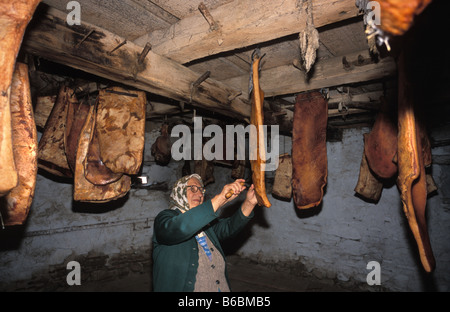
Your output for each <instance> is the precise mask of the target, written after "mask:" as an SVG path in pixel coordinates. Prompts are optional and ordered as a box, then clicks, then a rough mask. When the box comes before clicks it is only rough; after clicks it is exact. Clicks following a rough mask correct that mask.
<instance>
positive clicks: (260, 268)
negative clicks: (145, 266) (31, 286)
mask: <svg viewBox="0 0 450 312" xmlns="http://www.w3.org/2000/svg"><path fill="white" fill-rule="evenodd" d="M227 260H228V273H229V279H230V284H231V288H232V290H233V292H349V291H371V289H367V287H366V286H367V285H361V284H357V283H354V282H350V281H349V282H342V281H337V280H332V279H326V278H323V277H322V278H319V277H317V276H314V275H313V274H305V273H301V272H298V271H297V272H293V271H292V270H290V269H286V268H282V267H279V266H276V265H268V264H259V263H256V262H255V261H252V260H249V259H244V258H240V257H238V256H228V257H227ZM56 291H67V292H96V291H100V292H151V291H152V286H151V274H150V273H149V272H147V273H142V272H141V273H129V274H127V275H126V276H123V277H121V278H118V279H111V278H109V279H106V280H103V281H95V282H86V283H82V285H79V286H70V287H69V286H67V287H64V288H61V289H57V290H56Z"/></svg>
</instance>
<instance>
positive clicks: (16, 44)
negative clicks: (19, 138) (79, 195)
mask: <svg viewBox="0 0 450 312" xmlns="http://www.w3.org/2000/svg"><path fill="white" fill-rule="evenodd" d="M39 2H40V0H0V73H1V77H0V196H4V195H5V194H7V193H8V192H9V191H10V190H11V189H12V188H13V187H15V186H16V185H17V182H18V174H17V170H16V166H15V164H14V156H13V147H12V137H11V111H10V107H9V105H10V103H9V102H10V92H11V80H12V76H13V72H14V64H15V63H16V57H17V53H18V52H19V49H20V45H21V43H22V38H23V34H24V33H25V28H26V27H27V25H28V23H29V21H30V20H31V17H32V16H33V13H34V11H35V10H36V7H37V5H38V4H39Z"/></svg>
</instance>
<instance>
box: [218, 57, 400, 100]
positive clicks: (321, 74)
mask: <svg viewBox="0 0 450 312" xmlns="http://www.w3.org/2000/svg"><path fill="white" fill-rule="evenodd" d="M359 55H361V56H362V57H363V58H364V59H369V58H370V56H369V52H368V51H366V50H364V51H360V52H356V53H352V54H349V55H347V56H346V59H347V60H349V61H350V62H352V61H354V60H357V59H358V56H359ZM312 71H313V73H312V75H311V76H310V77H309V78H307V77H306V76H305V72H303V71H301V70H299V69H297V68H296V67H294V66H291V65H284V66H279V67H275V68H270V69H267V70H264V68H263V69H262V71H261V80H260V83H261V88H262V89H263V90H264V93H265V96H266V97H272V96H277V95H285V94H293V93H298V92H303V91H307V90H314V89H320V88H327V87H333V86H340V85H345V84H350V83H356V82H364V81H369V80H375V79H380V78H384V77H389V76H392V75H394V74H395V73H396V65H395V62H394V60H393V58H392V57H386V58H383V59H381V60H379V61H378V62H377V63H372V62H370V63H369V62H368V63H367V64H363V65H360V66H352V67H351V68H350V69H345V68H344V66H343V64H342V56H340V57H334V58H330V59H326V60H319V61H317V62H316V64H315V65H314V68H313V70H312ZM248 79H249V78H248V75H243V76H240V77H234V78H230V79H227V80H224V81H223V82H224V83H225V84H227V85H229V86H231V87H234V88H236V89H240V90H242V94H243V95H244V96H247V93H248Z"/></svg>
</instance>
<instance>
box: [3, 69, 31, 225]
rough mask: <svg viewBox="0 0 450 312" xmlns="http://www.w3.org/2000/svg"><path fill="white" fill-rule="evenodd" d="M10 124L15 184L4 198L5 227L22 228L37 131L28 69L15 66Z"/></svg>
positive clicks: (25, 215) (29, 188) (28, 194)
mask: <svg viewBox="0 0 450 312" xmlns="http://www.w3.org/2000/svg"><path fill="white" fill-rule="evenodd" d="M11 86H12V87H11V120H12V129H13V130H12V141H13V151H14V160H15V163H16V167H17V171H18V176H19V183H18V184H17V186H16V187H14V188H13V189H12V190H11V191H10V192H9V193H8V194H7V195H6V196H5V198H4V200H5V203H6V205H5V206H3V205H2V207H1V208H2V211H1V214H2V218H3V222H4V224H5V225H7V226H9V225H22V224H23V223H24V222H25V221H26V219H27V216H28V213H29V211H30V206H31V202H32V200H33V197H34V190H35V187H36V176H37V170H38V167H37V145H38V140H37V131H36V124H35V122H34V115H33V105H32V101H31V94H30V81H29V78H28V66H27V65H26V64H22V63H16V69H15V71H14V75H13V79H12V84H11Z"/></svg>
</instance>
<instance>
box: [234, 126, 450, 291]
mask: <svg viewBox="0 0 450 312" xmlns="http://www.w3.org/2000/svg"><path fill="white" fill-rule="evenodd" d="M368 131H369V129H351V130H346V131H344V136H343V140H342V142H327V153H328V184H327V187H326V191H325V195H324V198H323V203H322V204H321V205H320V206H319V207H318V209H315V210H313V211H310V212H309V211H298V210H296V209H295V208H294V205H293V202H292V200H291V202H283V201H277V200H275V199H273V198H272V197H271V196H269V200H270V201H271V202H272V203H273V206H272V207H271V208H265V209H262V211H261V212H260V213H259V214H260V215H258V220H257V221H256V223H255V224H254V225H253V227H252V228H251V234H249V235H248V240H246V241H245V242H243V243H242V244H243V245H242V246H241V248H240V249H239V250H238V253H239V254H240V255H242V256H246V257H250V258H256V259H258V260H259V261H275V262H276V261H279V262H283V261H287V260H293V261H298V263H301V264H303V265H304V266H305V268H306V269H307V270H311V271H313V270H317V268H319V269H320V270H321V272H320V274H321V275H325V276H327V277H329V278H337V279H338V280H341V281H349V280H353V281H360V282H363V283H365V282H366V277H367V274H368V273H369V272H370V271H371V270H368V269H366V266H367V263H368V262H369V261H378V262H379V263H380V265H381V286H383V287H385V288H386V289H390V290H398V291H423V290H428V291H433V290H437V291H449V290H450V244H448V238H449V237H450V226H449V224H450V210H449V208H450V206H449V193H450V187H449V186H448V185H449V182H450V181H449V178H450V171H449V169H450V168H449V165H448V162H447V165H439V164H435V165H433V176H434V178H435V180H436V183H437V185H438V187H440V190H439V192H438V194H437V195H436V196H434V197H431V198H430V199H429V201H428V208H427V209H428V220H429V222H428V224H429V233H430V236H431V243H432V246H433V250H434V253H435V257H436V260H437V268H436V271H435V272H434V273H433V274H432V275H431V276H427V275H426V274H424V273H423V271H422V269H421V266H420V263H419V262H418V254H417V251H416V246H415V242H414V240H413V238H412V235H411V233H410V230H409V227H408V224H407V221H406V218H405V216H404V213H403V210H402V207H401V201H400V196H399V192H398V190H397V187H396V186H395V185H392V186H390V187H388V188H384V189H383V193H382V197H381V199H380V201H379V202H378V204H372V203H368V202H365V201H364V200H362V199H360V198H358V197H356V196H355V193H354V191H353V189H354V187H355V185H356V183H357V179H358V174H359V166H360V161H361V156H362V151H363V139H362V138H363V136H362V135H363V133H364V132H368ZM280 150H281V148H280ZM439 153H440V154H442V155H447V157H448V155H449V154H450V149H449V148H448V147H447V148H439V149H434V150H433V155H434V154H439ZM447 159H448V158H447Z"/></svg>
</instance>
